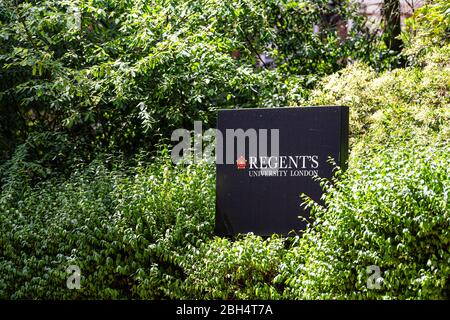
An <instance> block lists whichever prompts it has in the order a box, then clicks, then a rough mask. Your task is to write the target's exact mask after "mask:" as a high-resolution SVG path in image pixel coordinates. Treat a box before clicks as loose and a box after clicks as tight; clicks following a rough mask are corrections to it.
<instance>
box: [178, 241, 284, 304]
mask: <svg viewBox="0 0 450 320" xmlns="http://www.w3.org/2000/svg"><path fill="white" fill-rule="evenodd" d="M285 251H286V250H285V249H284V240H283V239H281V238H277V237H275V236H274V237H272V238H269V239H267V240H263V239H262V238H261V237H257V236H253V235H251V234H250V235H247V236H245V237H242V238H241V239H238V240H236V241H230V240H228V239H225V238H215V239H214V240H211V241H208V242H204V243H203V244H202V245H201V246H200V247H199V248H191V250H190V252H191V253H190V254H188V255H186V257H185V262H184V263H183V266H184V272H185V273H186V275H187V277H186V279H185V281H184V284H183V288H184V290H185V293H184V295H182V296H181V297H180V296H177V297H176V298H195V299H279V298H280V297H281V294H280V292H282V286H278V284H276V283H275V277H276V276H277V275H278V274H279V273H280V270H281V266H282V260H283V257H284V255H285Z"/></svg>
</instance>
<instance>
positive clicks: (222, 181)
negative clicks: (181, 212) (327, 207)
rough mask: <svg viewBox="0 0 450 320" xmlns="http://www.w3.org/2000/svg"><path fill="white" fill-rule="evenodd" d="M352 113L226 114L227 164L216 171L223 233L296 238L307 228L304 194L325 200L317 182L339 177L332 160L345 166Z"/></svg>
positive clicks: (222, 123) (221, 118) (221, 120)
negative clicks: (295, 235)
mask: <svg viewBox="0 0 450 320" xmlns="http://www.w3.org/2000/svg"><path fill="white" fill-rule="evenodd" d="M348 111H349V110H348V107H337V106H332V107H295V108H270V109H238V110H221V111H219V113H218V119H217V129H218V130H219V131H220V132H221V133H222V136H223V146H220V145H219V144H218V145H217V151H216V152H217V154H220V153H221V150H222V152H223V154H222V155H221V156H220V158H223V159H222V160H220V159H218V161H217V165H216V166H217V179H216V234H217V235H221V236H233V235H237V234H241V233H248V232H253V233H255V234H257V235H263V236H268V235H272V234H274V233H276V234H282V235H288V234H289V233H290V232H291V231H295V232H297V233H298V231H299V230H303V229H305V227H306V222H304V221H302V219H300V218H299V216H303V217H305V218H307V219H308V218H309V215H308V212H307V211H305V209H304V208H303V207H301V206H300V205H301V203H302V200H301V198H300V194H301V193H305V194H306V195H308V196H310V197H311V198H312V199H314V200H315V201H320V197H321V195H322V189H321V187H320V185H319V183H318V182H317V181H314V180H313V177H314V176H316V175H318V176H320V177H324V178H331V177H332V169H333V167H332V165H331V164H329V163H328V159H329V157H331V158H333V159H334V160H335V161H336V162H337V164H338V165H343V164H345V161H346V160H347V152H348ZM240 129H241V130H240ZM243 135H244V138H243ZM242 141H244V143H240V142H242ZM242 144H244V145H245V146H244V148H242ZM240 145H241V147H240ZM220 148H221V150H220ZM227 159H228V161H227ZM221 162H223V163H221Z"/></svg>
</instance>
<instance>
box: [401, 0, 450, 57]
mask: <svg viewBox="0 0 450 320" xmlns="http://www.w3.org/2000/svg"><path fill="white" fill-rule="evenodd" d="M406 26H407V27H408V28H409V29H410V30H411V32H405V33H403V35H402V38H403V42H404V43H405V44H406V48H405V50H404V55H405V56H407V57H408V60H409V62H410V63H411V64H421V63H423V62H426V58H424V56H425V55H427V54H429V53H430V52H433V51H436V50H438V51H439V50H441V49H440V48H441V47H445V44H447V53H448V41H449V40H450V3H449V2H448V1H446V0H434V1H427V2H426V3H425V4H424V6H423V7H421V8H419V9H418V10H417V11H416V12H415V14H414V15H413V16H412V17H411V18H409V19H407V20H406ZM446 57H447V58H448V55H447V56H446Z"/></svg>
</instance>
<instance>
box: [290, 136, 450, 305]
mask: <svg viewBox="0 0 450 320" xmlns="http://www.w3.org/2000/svg"><path fill="white" fill-rule="evenodd" d="M322 183H323V184H324V188H325V190H326V194H325V196H324V202H325V205H324V206H321V205H318V204H316V203H314V202H312V201H310V200H309V201H307V202H306V203H307V205H308V206H311V207H312V213H313V216H314V219H315V221H314V223H313V225H312V226H311V228H310V229H309V230H308V232H307V234H306V235H305V236H304V239H303V241H304V244H303V246H304V251H303V252H302V255H301V256H300V257H299V261H300V262H302V263H304V264H303V265H302V267H301V269H300V272H297V273H293V272H292V270H289V272H286V273H285V277H286V280H285V281H286V283H288V284H289V285H290V287H289V289H288V290H286V293H287V296H288V297H290V298H298V297H300V298H303V299H305V298H306V299H336V298H340V299H368V298H369V299H374V298H376V299H411V298H413V299H448V296H449V293H450V286H449V283H448V279H449V277H450V252H449V248H448V244H449V241H450V215H449V213H450V201H449V195H450V148H449V146H448V145H447V144H442V143H438V144H433V145H432V146H430V147H423V146H422V145H420V144H411V143H406V144H405V143H402V142H400V141H396V143H395V144H394V143H393V144H392V145H390V146H389V147H388V148H386V149H385V150H384V151H382V152H380V153H378V154H375V153H374V154H372V155H371V157H367V158H364V159H360V163H359V165H355V166H354V167H353V168H352V169H350V170H349V171H348V172H347V173H346V174H345V175H344V176H342V177H341V179H340V180H339V181H335V183H334V184H330V183H329V182H327V181H322ZM371 265H376V266H378V267H379V268H380V269H381V271H382V274H381V276H382V278H383V279H382V284H381V287H380V289H379V290H376V289H369V288H368V287H367V279H368V277H369V274H368V273H367V272H366V268H367V267H368V266H371Z"/></svg>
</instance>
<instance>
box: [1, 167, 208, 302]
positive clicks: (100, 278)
mask: <svg viewBox="0 0 450 320" xmlns="http://www.w3.org/2000/svg"><path fill="white" fill-rule="evenodd" d="M211 179H212V175H211V170H210V168H209V167H208V166H187V167H184V168H181V167H173V166H172V165H170V164H169V163H168V162H164V161H163V162H155V163H154V164H152V165H150V166H149V167H143V166H139V167H138V168H136V169H135V171H134V172H133V173H132V174H131V173H127V174H125V173H123V172H121V171H117V170H113V171H109V170H107V169H106V168H105V167H104V166H103V165H102V164H99V163H93V164H91V165H90V166H89V167H88V168H86V169H84V170H82V171H80V172H76V173H74V174H73V176H72V177H71V178H70V179H69V180H68V181H55V180H49V181H47V182H44V183H41V184H40V185H38V187H36V188H34V189H33V190H29V191H28V192H26V193H25V194H24V195H23V198H22V199H20V200H19V201H16V200H15V197H13V195H12V194H11V193H9V192H4V193H3V194H2V196H1V198H0V221H1V225H0V228H1V229H0V231H1V232H0V252H1V253H2V254H1V257H0V274H1V275H2V277H0V278H1V280H0V297H1V298H3V299H5V298H14V299H23V298H27V299H31V298H33V299H38V298H46V299H48V298H51V299H54V298H58V299H61V298H125V297H130V298H131V297H141V298H160V297H164V296H170V295H171V294H172V293H171V290H176V288H177V284H178V283H180V282H181V279H180V278H181V276H182V274H181V272H180V267H179V262H178V260H179V256H180V255H181V254H182V253H183V252H184V250H185V247H186V246H187V245H188V244H191V245H196V243H197V241H199V240H200V239H202V238H205V237H207V236H209V235H211V233H212V225H213V204H214V192H213V188H212V185H211V181H212V180H211ZM69 265H77V266H79V267H80V269H81V276H82V277H81V285H82V288H81V290H72V291H71V290H68V289H67V288H66V279H67V278H68V274H67V273H66V268H67V267H68V266H69ZM172 282H173V284H172ZM168 283H170V284H171V285H170V286H169V285H168Z"/></svg>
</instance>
